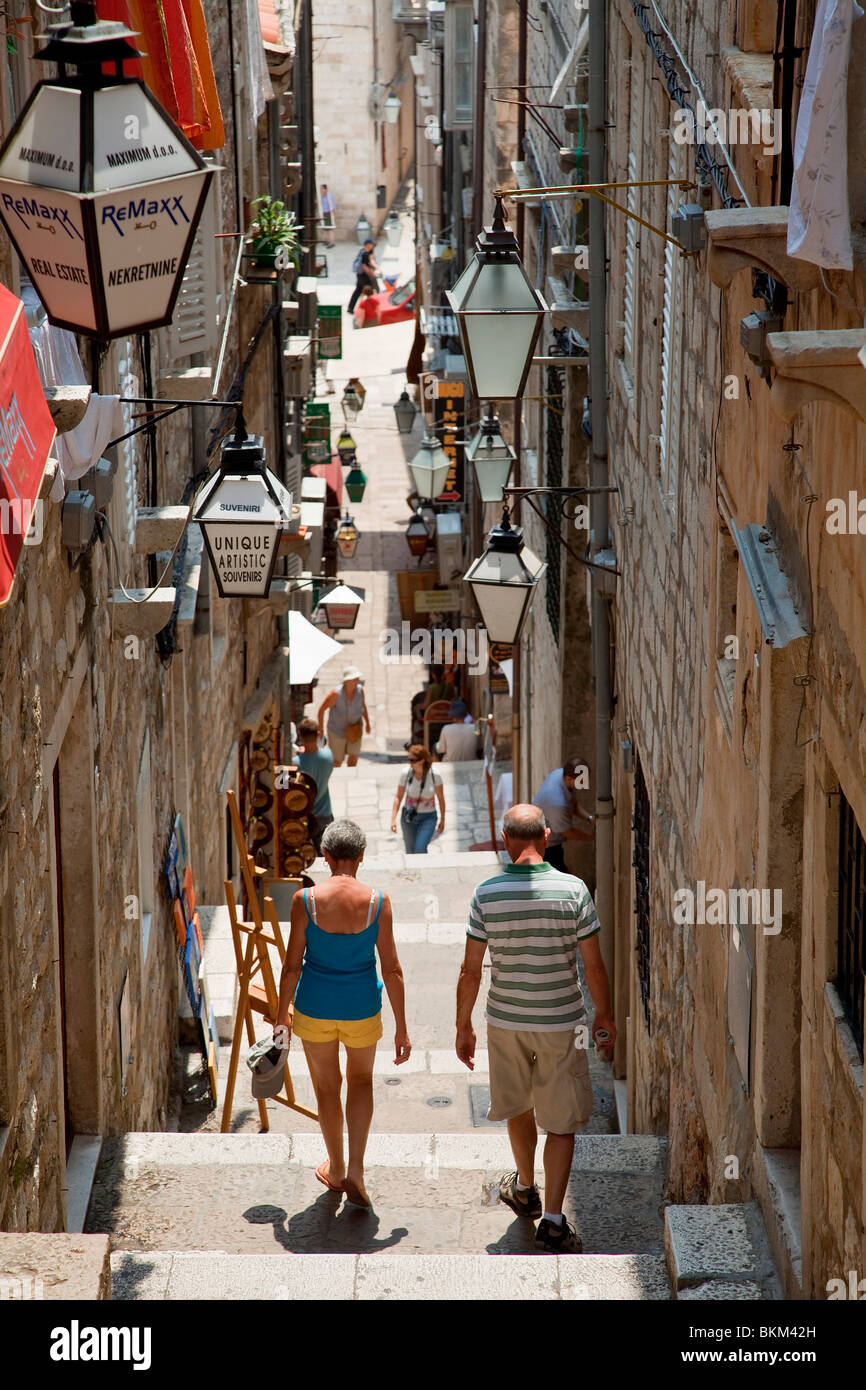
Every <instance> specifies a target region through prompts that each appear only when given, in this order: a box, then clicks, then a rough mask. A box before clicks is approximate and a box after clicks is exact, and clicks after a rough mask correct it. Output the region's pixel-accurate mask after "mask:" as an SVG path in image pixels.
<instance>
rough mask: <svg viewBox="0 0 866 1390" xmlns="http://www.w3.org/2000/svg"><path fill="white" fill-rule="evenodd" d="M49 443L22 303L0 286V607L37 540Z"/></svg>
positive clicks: (49, 431) (51, 431) (49, 432)
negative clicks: (24, 555) (24, 549)
mask: <svg viewBox="0 0 866 1390" xmlns="http://www.w3.org/2000/svg"><path fill="white" fill-rule="evenodd" d="M53 441H54V421H53V420H52V418H51V414H50V412H49V409H48V406H47V405H46V403H45V394H44V392H43V390H42V383H41V382H40V380H39V373H38V371H37V368H36V359H35V357H34V356H33V348H32V347H31V346H30V338H29V336H28V334H27V321H26V318H25V314H24V305H23V304H22V303H21V300H20V299H18V298H16V296H15V295H14V294H10V292H9V290H7V289H5V288H4V287H3V286H2V285H0V606H2V605H3V604H4V603H6V601H7V599H8V598H9V595H10V592H11V589H12V581H13V579H14V577H15V566H16V565H17V564H18V560H19V558H20V555H21V550H22V547H23V546H24V545H26V544H28V543H31V544H32V543H35V541H38V540H39V539H40V538H41V526H40V514H39V511H38V506H39V503H38V497H39V489H40V487H41V485H42V475H43V473H44V472H45V464H46V461H47V459H48V452H49V450H50V448H51V445H52V443H53Z"/></svg>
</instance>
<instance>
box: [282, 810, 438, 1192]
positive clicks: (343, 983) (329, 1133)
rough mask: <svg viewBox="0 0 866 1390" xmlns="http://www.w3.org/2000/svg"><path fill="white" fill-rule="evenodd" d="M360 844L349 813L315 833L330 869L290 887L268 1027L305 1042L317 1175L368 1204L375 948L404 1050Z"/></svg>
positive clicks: (397, 981) (384, 928)
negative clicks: (317, 1137)
mask: <svg viewBox="0 0 866 1390" xmlns="http://www.w3.org/2000/svg"><path fill="white" fill-rule="evenodd" d="M366 844H367V842H366V839H365V837H364V832H363V831H362V830H361V828H360V827H359V826H357V825H355V823H354V821H349V820H336V821H332V823H331V824H330V825H329V826H328V828H327V830H326V831H325V833H324V835H323V836H322V853H323V854H324V856H325V861H326V863H327V865H328V868H329V869H330V871H331V877H330V879H328V880H326V882H325V883H321V884H319V885H318V887H317V888H310V889H307V890H306V891H305V892H303V893H296V894H295V897H294V899H293V901H292V914H291V931H290V934H289V944H288V948H287V950H286V959H285V963H284V965H283V973H282V976H281V979H280V1002H279V1008H278V1010H277V1018H276V1025H275V1029H274V1031H275V1033H276V1032H277V1029H285V1030H286V1035H287V1036H289V1037H290V1036H291V1034H292V1032H294V1033H295V1034H296V1036H297V1037H299V1038H300V1039H301V1041H302V1043H303V1045H304V1052H305V1053H306V1057H307V1063H308V1065H309V1068H310V1076H311V1077H312V1080H313V1088H314V1090H315V1092H316V1101H317V1104H318V1110H319V1124H320V1125H321V1128H322V1136H323V1138H324V1140H325V1147H326V1149H327V1150H328V1157H327V1158H326V1159H325V1160H324V1162H323V1163H321V1164H320V1165H319V1167H318V1168H317V1169H316V1177H317V1178H318V1179H319V1181H320V1182H322V1183H324V1185H325V1187H328V1188H330V1189H331V1191H333V1192H345V1194H346V1196H347V1197H348V1199H349V1201H350V1202H353V1203H354V1204H355V1205H356V1206H362V1207H369V1206H370V1205H371V1203H370V1199H369V1197H368V1196H367V1192H366V1189H365V1187H364V1151H365V1149H366V1146H367V1136H368V1134H369V1132H370V1124H371V1121H372V1119H373V1063H374V1061H375V1058H376V1044H377V1042H378V1041H379V1039H380V1038H381V1036H382V985H381V983H380V981H379V978H378V976H377V974H376V951H377V950H378V952H379V962H380V965H381V967H382V977H383V980H384V983H385V988H386V989H387V991H388V999H389V1000H390V1003H391V1008H392V1009H393V1011H394V1019H395V1023H396V1035H395V1039H394V1050H395V1056H394V1064H395V1066H399V1065H400V1063H401V1062H405V1061H407V1060H408V1058H409V1054H410V1052H411V1051H412V1045H411V1043H410V1042H409V1035H408V1033H407V1032H406V1014H405V1008H404V1000H403V972H402V970H401V969H400V961H399V959H398V957H397V948H396V946H395V944H394V927H393V921H392V917H391V903H390V900H389V899H388V896H387V894H385V893H381V892H379V891H378V890H377V889H375V888H372V889H371V888H368V887H367V885H366V884H363V883H359V882H358V867H359V865H360V863H361V860H362V859H363V857H364V850H365V848H366ZM293 1000H294V1013H293V1015H292V1016H290V1015H291V1014H292V1001H293ZM341 1042H342V1043H343V1045H344V1046H345V1048H346V1087H347V1094H346V1119H347V1122H348V1136H349V1157H348V1163H347V1162H346V1160H345V1158H344V1154H343V1104H342V1099H341V1089H342V1082H343V1078H342V1074H341V1072H340V1043H341Z"/></svg>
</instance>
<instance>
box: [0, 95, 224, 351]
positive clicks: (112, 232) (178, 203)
mask: <svg viewBox="0 0 866 1390" xmlns="http://www.w3.org/2000/svg"><path fill="white" fill-rule="evenodd" d="M110 81H111V85H106V86H104V87H96V88H91V87H87V86H65V85H63V84H62V83H56V82H55V83H52V82H40V83H39V84H38V86H37V87H36V89H35V90H34V92H33V93H32V95H31V96H30V99H29V101H28V102H27V105H26V106H25V108H24V110H23V111H22V113H21V116H20V118H19V120H18V121H17V123H16V124H15V126H14V127H13V129H12V131H11V134H10V135H9V137H8V139H7V140H6V142H5V145H4V147H3V149H2V151H0V219H2V221H3V224H4V226H5V227H6V230H7V232H8V233H9V236H10V238H11V240H12V242H13V244H14V246H15V249H16V251H17V252H18V254H19V256H20V257H21V259H22V261H23V262H24V263H25V265H26V266H27V270H28V274H29V275H30V278H31V279H32V281H33V283H34V285H35V287H36V290H37V292H38V294H39V297H40V299H41V300H42V302H43V304H44V305H45V309H46V312H47V314H48V317H49V319H50V320H51V322H52V323H56V324H58V325H59V326H60V327H62V328H71V329H73V330H74V331H75V332H79V333H86V334H88V335H89V336H90V337H94V338H97V339H100V340H102V341H108V339H110V338H116V337H120V336H121V335H124V334H127V333H132V332H136V331H139V330H142V329H145V328H158V327H160V326H161V325H163V324H166V323H170V322H171V316H172V311H173V309H174V303H175V300H176V298H177V294H178V291H179V289H180V282H181V279H182V278H183V272H184V269H185V268H186V262H187V259H188V257H189V253H190V249H191V247H192V240H193V237H194V235H195V230H196V227H197V226H198V221H199V218H200V216H201V212H202V208H203V206H204V200H205V197H206V196H207V189H208V184H209V181H210V179H211V178H212V176H213V169H212V167H210V166H208V165H206V164H205V162H204V160H203V159H202V157H201V155H200V154H199V153H198V151H197V150H195V149H194V148H193V147H192V145H190V144H189V142H188V141H187V140H186V139H185V137H184V136H183V135H182V134H181V132H180V131H179V130H178V128H177V126H176V125H175V124H174V122H173V121H172V119H171V117H170V116H169V115H168V113H167V112H166V111H164V110H163V109H162V107H161V106H160V105H159V103H158V102H157V101H156V99H155V97H154V96H153V94H152V93H151V92H150V91H149V90H148V88H147V87H145V85H144V83H142V82H140V81H139V80H138V79H137V78H124V79H110Z"/></svg>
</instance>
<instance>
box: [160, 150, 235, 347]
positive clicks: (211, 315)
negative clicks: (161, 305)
mask: <svg viewBox="0 0 866 1390" xmlns="http://www.w3.org/2000/svg"><path fill="white" fill-rule="evenodd" d="M219 177H220V176H219V174H218V173H216V174H214V176H213V178H212V179H211V183H210V189H209V191H208V195H207V198H206V200H205V205H204V210H203V212H202V215H201V221H200V222H199V224H198V227H197V229H196V234H195V236H194V237H193V243H192V250H191V251H190V255H189V260H188V261H187V265H186V270H185V271H184V275H183V279H182V280H181V283H180V291H179V293H178V296H177V300H176V302H175V306H174V313H173V315H172V320H171V326H170V328H169V343H170V348H169V350H170V352H171V355H172V357H173V358H180V357H190V356H192V354H193V353H195V352H205V353H212V354H215V353H216V351H217V347H218V342H219V327H220V319H221V316H222V295H221V293H220V288H221V277H220V275H219V273H218V261H219V259H220V258H219V254H218V249H217V248H218V245H219V243H218V242H217V240H216V234H217V221H216V209H217V208H218V207H219V199H220V189H219ZM220 264H221V262H220Z"/></svg>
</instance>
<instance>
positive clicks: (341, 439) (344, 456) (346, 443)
mask: <svg viewBox="0 0 866 1390" xmlns="http://www.w3.org/2000/svg"><path fill="white" fill-rule="evenodd" d="M357 449H358V446H357V444H356V443H355V440H354V438H353V436H352V435H351V434H350V433H349V431H348V430H340V433H339V436H338V438H337V453H338V454H339V455H340V462H341V463H354V462H355V454H356V453H357Z"/></svg>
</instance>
